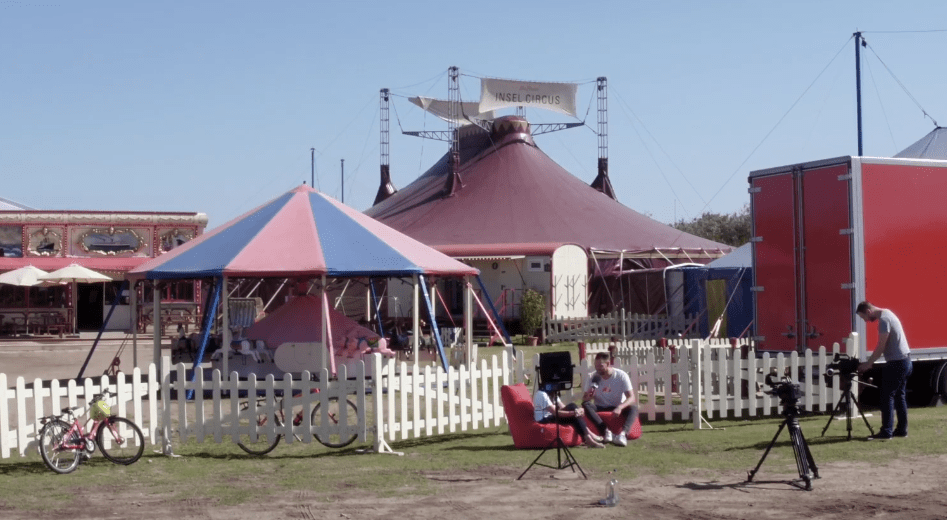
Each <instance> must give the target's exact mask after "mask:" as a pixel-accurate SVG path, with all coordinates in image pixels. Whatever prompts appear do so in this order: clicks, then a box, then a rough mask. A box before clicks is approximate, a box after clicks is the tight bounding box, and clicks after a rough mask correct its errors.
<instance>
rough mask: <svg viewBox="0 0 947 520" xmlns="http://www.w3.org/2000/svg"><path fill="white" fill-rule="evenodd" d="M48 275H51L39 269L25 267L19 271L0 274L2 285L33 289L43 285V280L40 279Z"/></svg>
mask: <svg viewBox="0 0 947 520" xmlns="http://www.w3.org/2000/svg"><path fill="white" fill-rule="evenodd" d="M47 274H49V273H47V272H46V271H44V270H42V269H40V268H38V267H33V266H32V265H25V266H23V267H20V268H19V269H14V270H12V271H7V272H5V273H3V274H0V283H4V284H7V285H16V286H18V287H32V286H34V285H39V284H41V283H43V280H40V279H39V277H40V276H45V275H47Z"/></svg>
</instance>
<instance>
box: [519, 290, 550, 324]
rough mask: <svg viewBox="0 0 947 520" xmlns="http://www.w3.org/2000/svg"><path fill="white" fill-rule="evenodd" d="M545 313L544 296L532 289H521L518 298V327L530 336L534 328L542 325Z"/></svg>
mask: <svg viewBox="0 0 947 520" xmlns="http://www.w3.org/2000/svg"><path fill="white" fill-rule="evenodd" d="M545 313H546V298H545V297H543V295H542V294H540V293H539V292H537V291H534V290H533V289H526V290H525V291H523V299H522V300H520V327H521V328H522V329H523V334H526V335H527V336H532V335H533V334H535V333H536V329H538V328H539V327H541V326H542V325H543V315H544V314H545Z"/></svg>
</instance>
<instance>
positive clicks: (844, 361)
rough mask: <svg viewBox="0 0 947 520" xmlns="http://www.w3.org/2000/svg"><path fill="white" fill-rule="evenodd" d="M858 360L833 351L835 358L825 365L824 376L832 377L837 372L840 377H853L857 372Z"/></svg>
mask: <svg viewBox="0 0 947 520" xmlns="http://www.w3.org/2000/svg"><path fill="white" fill-rule="evenodd" d="M858 365H859V361H858V359H857V358H853V357H851V356H849V355H848V354H839V353H838V352H836V353H835V358H833V359H832V362H831V363H829V366H827V367H825V375H826V377H832V376H834V375H835V374H838V375H839V376H840V377H854V376H855V375H857V374H858Z"/></svg>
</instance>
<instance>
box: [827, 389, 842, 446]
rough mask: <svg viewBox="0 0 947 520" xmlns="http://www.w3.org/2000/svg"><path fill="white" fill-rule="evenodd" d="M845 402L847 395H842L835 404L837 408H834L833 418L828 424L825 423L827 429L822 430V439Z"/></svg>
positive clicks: (830, 418)
mask: <svg viewBox="0 0 947 520" xmlns="http://www.w3.org/2000/svg"><path fill="white" fill-rule="evenodd" d="M844 400H845V394H842V397H839V399H838V403H836V404H835V408H832V416H831V417H829V420H828V422H826V423H825V428H822V437H825V432H826V431H828V429H829V426H830V425H831V424H832V420H833V419H835V416H836V415H837V414H838V409H839V407H840V406H842V401H844Z"/></svg>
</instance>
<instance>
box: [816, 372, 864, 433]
mask: <svg viewBox="0 0 947 520" xmlns="http://www.w3.org/2000/svg"><path fill="white" fill-rule="evenodd" d="M854 378H855V374H843V375H842V376H841V377H840V378H839V388H840V389H841V390H842V397H840V398H839V400H838V404H836V405H835V409H833V410H832V417H829V422H827V423H825V428H822V436H823V437H825V432H826V431H827V430H828V429H829V426H830V425H831V424H832V419H835V416H837V415H838V414H839V413H840V412H841V408H842V407H843V406H844V407H845V419H846V421H847V426H848V440H852V408H853V407H854V408H855V409H856V410H858V414H859V415H861V416H862V420H863V421H865V426H867V427H868V431H869V432H871V434H872V435H874V434H875V430H874V429H872V427H871V424H869V423H868V419H867V418H866V417H865V412H862V411H861V408H860V407H859V406H858V399H856V398H855V395H854V394H852V379H854ZM862 384H866V383H862Z"/></svg>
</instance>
